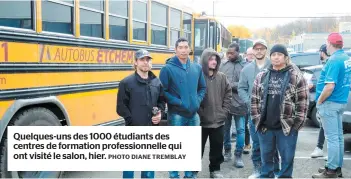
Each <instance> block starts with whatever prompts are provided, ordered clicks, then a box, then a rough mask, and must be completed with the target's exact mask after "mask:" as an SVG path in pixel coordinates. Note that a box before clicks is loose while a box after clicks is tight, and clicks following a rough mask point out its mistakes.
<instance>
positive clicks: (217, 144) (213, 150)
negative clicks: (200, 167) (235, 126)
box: [202, 126, 224, 172]
mask: <svg viewBox="0 0 351 179" xmlns="http://www.w3.org/2000/svg"><path fill="white" fill-rule="evenodd" d="M223 135H224V126H221V127H218V128H204V127H202V157H203V155H204V150H205V145H206V141H207V138H208V137H209V138H210V165H209V168H210V172H213V171H219V170H221V164H222V163H223V161H224V157H223V153H222V151H223Z"/></svg>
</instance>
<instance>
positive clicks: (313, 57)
mask: <svg viewBox="0 0 351 179" xmlns="http://www.w3.org/2000/svg"><path fill="white" fill-rule="evenodd" d="M290 59H291V61H292V62H293V63H294V64H295V65H296V66H298V67H299V68H304V67H309V66H315V65H322V61H321V59H320V57H319V52H297V53H291V54H290Z"/></svg>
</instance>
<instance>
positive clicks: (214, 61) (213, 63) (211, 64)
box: [208, 56, 217, 70]
mask: <svg viewBox="0 0 351 179" xmlns="http://www.w3.org/2000/svg"><path fill="white" fill-rule="evenodd" d="M216 66H217V59H216V56H211V57H210V58H209V59H208V68H209V69H210V70H215V69H216Z"/></svg>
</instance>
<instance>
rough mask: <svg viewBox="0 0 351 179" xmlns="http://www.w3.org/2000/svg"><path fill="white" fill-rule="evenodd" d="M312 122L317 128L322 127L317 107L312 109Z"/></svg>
mask: <svg viewBox="0 0 351 179" xmlns="http://www.w3.org/2000/svg"><path fill="white" fill-rule="evenodd" d="M311 120H312V122H313V125H314V126H315V127H320V123H319V121H318V119H317V108H316V107H313V109H312V112H311Z"/></svg>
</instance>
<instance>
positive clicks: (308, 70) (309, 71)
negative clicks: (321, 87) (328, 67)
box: [297, 52, 351, 133]
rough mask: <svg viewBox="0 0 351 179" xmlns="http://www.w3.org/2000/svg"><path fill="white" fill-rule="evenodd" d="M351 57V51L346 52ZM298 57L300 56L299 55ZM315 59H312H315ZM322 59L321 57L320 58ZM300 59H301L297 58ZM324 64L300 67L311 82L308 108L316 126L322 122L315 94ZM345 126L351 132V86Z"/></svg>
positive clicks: (344, 117) (344, 119) (346, 130)
mask: <svg viewBox="0 0 351 179" xmlns="http://www.w3.org/2000/svg"><path fill="white" fill-rule="evenodd" d="M346 53H347V54H348V55H349V56H350V57H351V52H346ZM297 58H298V57H297ZM318 59H319V56H318ZM313 60H315V59H312V60H311V61H313ZM319 60H320V59H319ZM297 61H299V59H297ZM322 68H323V65H314V66H307V67H303V68H300V69H301V71H302V72H303V75H304V77H305V79H306V80H307V82H308V83H309V84H310V86H309V88H310V96H309V100H310V104H309V109H308V117H309V118H310V119H311V120H312V121H313V124H314V125H315V126H316V127H319V126H320V123H319V121H318V119H317V117H316V112H317V109H316V101H315V96H316V85H317V82H318V79H319V77H320V74H321V71H322ZM343 127H344V132H346V133H351V88H350V94H349V99H348V103H347V107H346V110H345V112H344V114H343Z"/></svg>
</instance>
